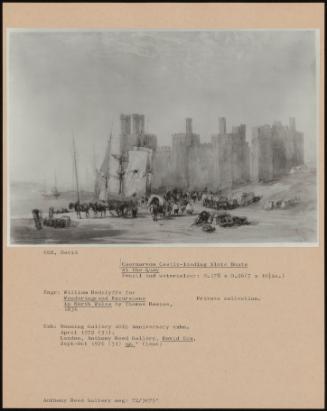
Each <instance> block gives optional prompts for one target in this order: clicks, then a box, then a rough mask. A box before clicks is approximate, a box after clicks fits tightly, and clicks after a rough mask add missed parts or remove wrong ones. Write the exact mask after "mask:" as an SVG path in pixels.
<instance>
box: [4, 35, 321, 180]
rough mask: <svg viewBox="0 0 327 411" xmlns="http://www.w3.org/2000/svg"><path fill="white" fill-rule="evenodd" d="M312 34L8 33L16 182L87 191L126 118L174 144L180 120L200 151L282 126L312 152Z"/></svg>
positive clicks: (307, 157) (11, 137) (314, 131)
mask: <svg viewBox="0 0 327 411" xmlns="http://www.w3.org/2000/svg"><path fill="white" fill-rule="evenodd" d="M315 38H316V37H315V32H314V31H309V30H308V31H295V30H292V31H291V30H289V31H277V30H276V31H274V30H272V31H266V30H258V31H169V30H167V31H41V30H39V31H35V30H34V31H12V32H11V33H10V36H9V52H8V53H9V54H8V57H9V66H8V67H9V80H8V90H9V97H8V98H9V100H8V107H9V167H10V179H11V181H33V182H34V181H35V182H44V181H45V182H46V184H50V183H52V182H53V179H54V173H56V175H57V181H58V185H59V186H60V185H61V186H62V187H66V188H68V187H69V186H71V187H72V184H73V161H72V138H73V136H74V138H75V141H76V146H77V154H78V169H79V176H80V182H81V185H82V188H83V186H84V187H85V188H90V186H92V183H93V179H94V174H93V168H94V162H95V163H96V164H97V166H99V165H100V164H101V161H102V158H103V156H104V151H105V148H106V143H107V139H108V137H109V135H110V133H111V130H112V132H113V135H114V138H118V137H119V131H120V120H119V116H120V114H121V113H124V114H131V113H140V114H144V115H145V118H146V122H145V123H146V131H147V132H150V133H154V134H156V135H157V136H158V143H159V145H171V136H172V134H173V133H176V132H181V131H184V129H185V118H186V117H192V118H193V130H194V132H196V133H198V134H200V138H201V141H202V142H208V141H210V139H211V135H212V134H215V133H217V132H218V118H219V117H226V119H227V129H228V131H229V130H231V128H232V126H234V125H238V124H241V123H244V124H246V126H247V138H248V139H249V140H250V139H251V128H252V127H254V126H257V125H263V124H272V123H273V122H274V121H282V122H283V123H284V124H287V123H288V119H289V117H296V124H297V129H298V130H300V131H302V132H304V140H305V160H306V161H307V162H313V161H315V153H316V134H317V129H316V112H317V107H316V100H317V99H316V92H317V90H316V67H317V61H316V57H315V55H316V50H315Z"/></svg>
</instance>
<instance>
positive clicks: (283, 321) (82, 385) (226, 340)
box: [3, 4, 324, 408]
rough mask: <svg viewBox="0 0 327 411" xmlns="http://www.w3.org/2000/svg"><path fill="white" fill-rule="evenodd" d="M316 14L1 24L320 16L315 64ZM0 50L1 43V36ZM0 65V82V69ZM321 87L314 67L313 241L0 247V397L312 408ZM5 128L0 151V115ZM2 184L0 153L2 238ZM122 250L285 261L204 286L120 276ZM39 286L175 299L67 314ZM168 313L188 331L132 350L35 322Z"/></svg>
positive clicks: (180, 14)
mask: <svg viewBox="0 0 327 411" xmlns="http://www.w3.org/2000/svg"><path fill="white" fill-rule="evenodd" d="M323 12H324V9H323V5H322V4H188V5H186V4H5V6H4V30H5V29H6V28H9V27H11V28H32V27H33V28H97V27H98V28H124V29H126V28H142V29H147V28H169V29H172V28H175V29H176V28H188V29H193V28H194V29H203V28H209V29H219V28H234V29H235V28H236V29H237V28H297V29H302V28H310V29H313V28H318V29H320V50H321V58H320V63H321V64H320V73H323V72H324V70H323V55H322V52H323V49H324V43H323V41H324V20H323V15H324V14H323ZM3 50H4V53H6V35H4V48H3ZM4 56H5V54H4ZM4 62H5V63H6V60H5V61H4ZM4 76H5V77H4V84H5V80H6V72H5V71H4ZM323 90H324V79H323V77H322V76H321V78H320V92H321V95H320V151H319V155H320V159H319V161H320V162H319V183H320V200H319V210H320V211H319V214H320V218H319V222H320V223H319V225H320V232H319V240H320V241H319V246H318V247H284V248H283V247H281V248H253V247H252V248H251V247H249V248H247V247H240V248H239V247H233V248H221V247H219V248H215V247H201V248H194V247H186V248H155V247H151V248H146V247H144V248H143V247H141V248H140V247H137V248H134V247H128V248H124V247H121V248H116V247H115V248H100V247H99V248H94V247H93V248H78V247H77V248H75V249H78V250H79V255H78V256H70V257H69V256H57V257H55V256H47V255H45V254H44V253H43V248H42V247H40V248H39V247H36V248H32V247H31V248H30V247H11V248H8V247H4V259H5V261H4V405H5V406H6V407H44V406H45V405H44V404H43V403H42V399H43V398H44V397H68V398H69V397H70V396H75V397H80V396H83V397H87V396H98V397H106V398H108V397H119V396H120V397H124V398H125V397H129V398H130V397H133V396H143V397H158V398H159V401H158V403H157V404H156V405H155V406H159V407H173V406H176V407H242V408H244V407H292V408H298V407H301V408H305V407H322V406H323V398H324V391H323V382H324V381H323V373H324V369H323V363H324V350H323V345H324V344H323V343H324V341H323V320H324V318H323V303H324V300H323V299H324V290H323V287H324V276H323V236H324V233H323V226H324V216H323V208H324V207H323V195H324V193H323V184H324V181H323V179H324V176H323V169H324V158H323V152H324V150H323V148H324V147H323V146H324V141H323V136H324V124H323V115H322V113H323ZM5 92H6V90H5ZM4 99H6V94H5V95H4ZM5 101H6V100H4V102H5ZM4 119H6V106H5V104H4ZM4 127H5V129H4V156H5V153H6V149H7V134H6V121H5V122H4ZM6 182H7V176H6V156H5V158H4V183H5V184H4V244H6V243H7V234H6V233H7V213H8V209H7V203H6V194H7V189H8V187H7V184H6ZM56 250H58V248H56ZM121 258H123V259H124V260H125V261H146V262H151V261H158V260H161V261H164V260H168V261H172V260H186V261H196V260H198V261H227V262H228V261H235V260H236V261H246V262H248V264H249V267H250V270H251V271H252V272H258V273H259V272H267V271H270V272H279V273H285V274H286V278H285V280H283V281H281V282H260V283H256V284H255V285H253V283H247V282H242V281H238V282H233V283H227V282H225V283H224V282H219V283H218V282H216V283H214V284H216V286H215V287H213V286H212V284H213V283H212V282H208V281H203V280H199V281H192V282H190V281H189V282H187V281H166V282H158V281H157V282H153V283H151V282H149V281H140V282H135V281H133V280H125V281H122V280H121V278H120V272H119V261H120V259H121ZM45 288H47V289H54V290H62V289H63V288H77V289H84V288H86V289H87V288H97V289H99V288H105V289H132V290H135V291H136V292H137V293H138V294H141V295H146V296H149V297H151V299H153V300H156V299H157V300H167V299H168V300H171V301H173V302H174V304H175V307H174V310H173V311H167V310H164V309H158V310H157V311H151V312H150V314H149V311H148V310H143V311H139V310H128V311H127V310H126V311H123V310H121V311H115V312H114V311H113V312H108V311H107V310H103V311H101V312H100V311H97V313H96V314H95V313H94V312H93V311H83V312H81V311H80V312H77V313H74V314H72V313H65V312H63V311H62V308H61V304H60V303H59V299H56V298H55V297H53V298H54V299H51V298H49V297H44V296H43V294H42V293H43V290H44V289H45ZM254 293H255V294H257V295H260V296H262V297H263V300H262V302H261V303H260V304H258V305H245V304H233V305H226V304H225V305H214V304H210V303H208V304H202V305H199V304H196V303H195V300H194V297H195V296H196V295H224V294H228V295H233V294H242V295H247V294H254ZM169 319H171V321H176V322H186V323H189V324H190V325H191V326H192V334H193V335H194V336H195V337H196V338H197V342H196V343H195V344H191V345H188V346H185V345H183V347H179V346H176V345H173V346H169V347H165V348H163V349H159V350H143V351H124V350H120V351H109V350H107V351H106V350H98V351H96V350H82V349H80V348H78V349H73V350H64V349H61V348H60V347H58V346H57V345H56V341H55V339H54V338H52V337H53V336H52V334H51V331H46V332H45V331H44V330H43V329H42V324H43V323H44V322H56V323H57V324H60V321H62V322H80V321H83V322H84V321H85V322H86V321H93V322H99V323H100V322H101V321H102V322H108V321H109V322H114V321H125V322H130V321H139V322H142V321H143V322H145V321H149V322H150V321H152V322H153V321H156V322H160V321H162V322H169ZM50 405H51V404H50ZM69 406H71V404H70V405H69ZM129 406H130V404H129Z"/></svg>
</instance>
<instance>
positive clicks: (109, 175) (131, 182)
mask: <svg viewBox="0 0 327 411" xmlns="http://www.w3.org/2000/svg"><path fill="white" fill-rule="evenodd" d="M151 158H152V149H150V148H147V147H139V146H134V147H131V148H130V149H129V150H128V151H126V152H120V153H119V154H116V153H113V152H112V134H111V135H110V139H109V141H108V145H107V150H106V153H105V156H104V159H103V162H102V165H101V167H100V170H99V172H98V176H97V180H96V185H97V186H99V187H100V190H99V196H98V198H99V200H102V201H106V200H108V198H109V197H111V198H113V197H117V195H118V196H119V197H121V198H124V197H129V196H132V195H133V194H134V193H136V194H139V195H144V194H145V193H146V192H147V191H148V190H149V177H150V174H151Z"/></svg>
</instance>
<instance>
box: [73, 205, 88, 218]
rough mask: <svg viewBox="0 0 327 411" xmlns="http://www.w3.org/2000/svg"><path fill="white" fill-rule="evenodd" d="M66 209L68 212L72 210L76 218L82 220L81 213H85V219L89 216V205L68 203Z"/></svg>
mask: <svg viewBox="0 0 327 411" xmlns="http://www.w3.org/2000/svg"><path fill="white" fill-rule="evenodd" d="M68 208H69V210H72V209H74V210H75V212H76V215H77V217H78V218H82V214H81V212H84V213H85V218H88V217H89V216H90V213H89V210H90V204H88V203H83V204H81V203H80V202H79V201H76V202H75V203H69V206H68Z"/></svg>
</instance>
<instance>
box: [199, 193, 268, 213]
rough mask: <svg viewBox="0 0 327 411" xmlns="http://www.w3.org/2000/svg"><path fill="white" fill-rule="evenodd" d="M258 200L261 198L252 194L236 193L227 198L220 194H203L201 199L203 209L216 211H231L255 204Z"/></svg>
mask: <svg viewBox="0 0 327 411" xmlns="http://www.w3.org/2000/svg"><path fill="white" fill-rule="evenodd" d="M260 199H261V196H256V195H255V194H254V193H252V192H250V193H246V192H236V193H232V194H230V195H229V196H223V195H222V194H221V192H218V193H213V192H204V193H203V194H202V197H201V201H202V205H203V207H207V208H214V209H216V210H232V209H234V208H237V207H244V206H248V205H250V204H252V203H256V202H258V201H259V200H260Z"/></svg>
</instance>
